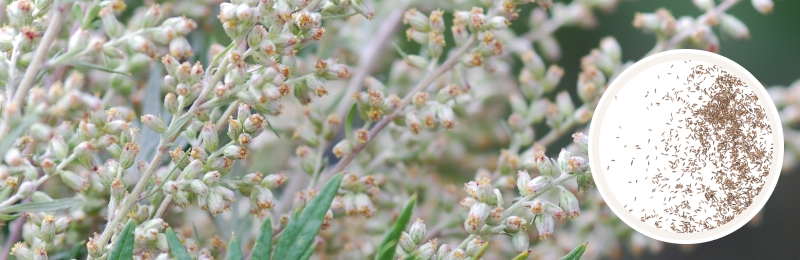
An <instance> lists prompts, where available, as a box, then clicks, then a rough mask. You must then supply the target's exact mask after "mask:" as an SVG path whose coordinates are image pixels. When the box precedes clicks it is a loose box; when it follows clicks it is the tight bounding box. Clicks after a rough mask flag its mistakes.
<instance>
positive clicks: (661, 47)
mask: <svg viewBox="0 0 800 260" xmlns="http://www.w3.org/2000/svg"><path fill="white" fill-rule="evenodd" d="M739 1H740V0H725V1H724V2H722V3H720V4H719V5H717V7H715V8H714V9H711V10H710V11H709V13H710V14H713V15H708V16H707V17H711V16H719V15H721V14H722V13H724V12H725V11H727V10H728V9H730V8H731V7H733V6H734V5H736V3H738V2H739ZM708 19H709V18H706V19H705V20H703V21H696V22H695V27H696V26H697V25H698V24H701V23H708ZM693 31H694V28H690V29H685V30H683V31H681V33H679V34H676V35H674V36H672V37H670V38H669V39H668V40H666V41H659V42H658V43H656V46H655V47H654V48H653V49H652V50H651V51H650V52H648V53H647V54H645V55H644V56H645V57H647V56H650V55H653V54H656V53H658V52H661V51H665V50H671V49H674V48H676V47H677V45H678V44H679V43H681V42H683V41H684V40H686V38H688V37H689V36H691V34H692V33H693Z"/></svg>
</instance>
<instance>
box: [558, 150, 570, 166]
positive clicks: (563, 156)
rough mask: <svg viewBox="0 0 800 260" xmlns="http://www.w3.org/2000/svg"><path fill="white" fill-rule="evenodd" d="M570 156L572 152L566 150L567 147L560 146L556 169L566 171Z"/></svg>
mask: <svg viewBox="0 0 800 260" xmlns="http://www.w3.org/2000/svg"><path fill="white" fill-rule="evenodd" d="M570 157H572V152H570V151H567V149H564V148H561V152H559V153H558V161H557V162H558V169H559V170H561V171H566V169H567V165H568V163H569V162H568V161H569V158H570Z"/></svg>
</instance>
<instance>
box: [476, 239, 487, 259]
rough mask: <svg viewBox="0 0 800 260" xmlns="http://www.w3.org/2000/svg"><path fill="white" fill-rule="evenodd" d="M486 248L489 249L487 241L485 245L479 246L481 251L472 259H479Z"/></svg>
mask: <svg viewBox="0 0 800 260" xmlns="http://www.w3.org/2000/svg"><path fill="white" fill-rule="evenodd" d="M488 249H489V243H486V244H485V245H483V247H481V251H478V254H476V255H475V257H474V259H481V257H482V256H483V254H486V250H488Z"/></svg>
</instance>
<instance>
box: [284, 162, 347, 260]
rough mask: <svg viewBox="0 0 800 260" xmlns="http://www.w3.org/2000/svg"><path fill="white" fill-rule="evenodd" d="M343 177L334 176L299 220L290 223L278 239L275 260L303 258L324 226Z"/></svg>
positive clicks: (339, 175) (340, 175)
mask: <svg viewBox="0 0 800 260" xmlns="http://www.w3.org/2000/svg"><path fill="white" fill-rule="evenodd" d="M342 176H343V175H342V173H337V174H336V175H334V176H333V178H331V179H330V180H329V181H328V183H325V186H323V187H322V190H320V192H319V194H317V196H315V197H314V198H313V199H312V200H311V202H309V203H308V205H307V206H306V207H305V209H303V212H301V213H300V216H299V217H298V219H297V220H294V221H289V224H288V226H286V229H285V230H284V231H283V234H281V238H280V239H278V243H277V246H276V247H275V254H274V255H273V259H282V260H283V259H286V260H297V259H301V258H302V256H303V254H304V253H305V251H306V250H307V249H308V247H309V246H311V242H312V241H313V240H314V236H316V235H317V233H318V232H319V228H320V227H321V226H322V220H323V219H324V218H325V214H326V213H327V212H328V209H329V208H330V206H331V202H332V201H333V196H334V195H336V192H338V191H339V184H340V183H341V182H342Z"/></svg>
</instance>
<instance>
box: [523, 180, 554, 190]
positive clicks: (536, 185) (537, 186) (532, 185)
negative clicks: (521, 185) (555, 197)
mask: <svg viewBox="0 0 800 260" xmlns="http://www.w3.org/2000/svg"><path fill="white" fill-rule="evenodd" d="M552 179H553V178H552V177H550V176H539V177H536V178H534V179H533V180H531V181H529V182H528V185H526V188H527V192H528V194H539V193H542V192H544V191H546V190H547V189H549V188H550V181H551V180H552Z"/></svg>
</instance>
